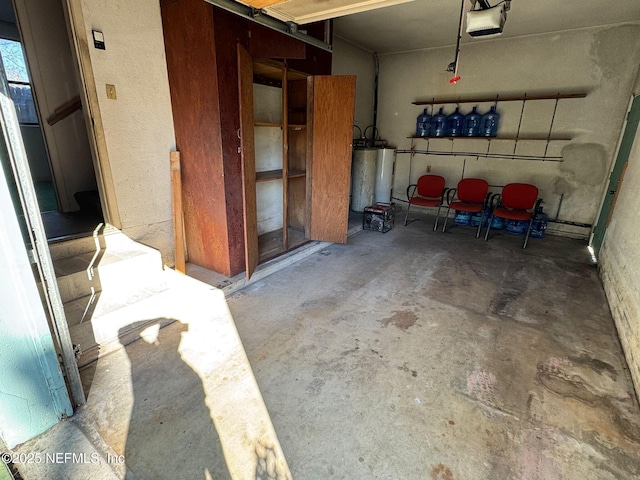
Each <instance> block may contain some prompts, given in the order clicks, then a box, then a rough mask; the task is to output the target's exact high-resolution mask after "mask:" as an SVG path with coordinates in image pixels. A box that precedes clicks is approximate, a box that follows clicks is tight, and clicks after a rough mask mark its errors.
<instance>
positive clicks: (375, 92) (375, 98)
mask: <svg viewBox="0 0 640 480" xmlns="http://www.w3.org/2000/svg"><path fill="white" fill-rule="evenodd" d="M373 62H374V65H375V69H376V71H375V77H374V84H373V85H374V90H373V127H374V128H376V129H377V127H378V76H379V75H380V62H379V61H378V54H377V53H375V52H374V54H373Z"/></svg>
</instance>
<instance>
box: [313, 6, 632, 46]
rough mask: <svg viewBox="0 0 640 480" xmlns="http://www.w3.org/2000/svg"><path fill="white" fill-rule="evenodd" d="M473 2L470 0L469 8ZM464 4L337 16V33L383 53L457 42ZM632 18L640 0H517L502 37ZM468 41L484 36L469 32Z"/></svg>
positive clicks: (400, 7) (395, 7) (466, 36)
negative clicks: (462, 5) (474, 35)
mask: <svg viewBox="0 0 640 480" xmlns="http://www.w3.org/2000/svg"><path fill="white" fill-rule="evenodd" d="M307 1H308V3H309V4H313V3H317V2H318V1H319V0H307ZM489 3H490V4H491V5H495V4H497V3H498V2H497V0H489ZM470 5H471V4H470V2H469V1H467V0H465V11H466V10H468V9H469V7H470ZM460 6H461V2H460V1H459V0H414V1H413V2H409V3H403V4H400V5H395V6H390V7H385V8H379V9H376V10H370V11H367V12H364V13H356V14H353V15H347V16H343V17H339V18H336V19H335V20H334V33H335V35H337V36H339V37H341V38H343V39H345V40H348V41H350V42H351V43H354V44H356V45H358V46H360V47H362V48H364V49H366V50H369V51H371V52H377V53H380V54H384V53H394V52H402V51H407V50H416V49H422V48H432V47H441V46H445V45H454V44H455V43H456V38H457V33H458V25H459V23H458V22H459V20H460ZM632 21H640V0H609V1H603V0H513V1H512V2H511V9H510V10H509V11H508V12H507V22H506V23H505V26H504V33H503V34H502V37H516V36H521V35H531V34H536V33H547V32H554V31H561V30H570V29H575V28H583V27H591V26H596V25H608V24H616V23H624V22H632ZM462 41H463V42H473V41H479V40H477V39H473V38H471V37H469V35H466V34H464V35H463V38H462Z"/></svg>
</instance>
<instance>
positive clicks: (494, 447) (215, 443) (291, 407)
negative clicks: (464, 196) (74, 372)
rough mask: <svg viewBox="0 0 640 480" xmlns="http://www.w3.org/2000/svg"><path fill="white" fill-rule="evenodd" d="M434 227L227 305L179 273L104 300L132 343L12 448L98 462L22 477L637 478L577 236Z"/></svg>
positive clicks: (286, 272) (638, 461)
mask: <svg viewBox="0 0 640 480" xmlns="http://www.w3.org/2000/svg"><path fill="white" fill-rule="evenodd" d="M431 220H432V219H431V218H429V219H426V218H423V220H422V221H419V222H415V223H412V224H410V225H409V226H408V227H403V226H402V225H400V222H398V225H397V226H396V227H395V228H394V229H393V230H391V231H390V232H388V233H386V234H381V233H377V232H371V231H361V232H359V233H357V234H355V235H353V236H351V237H350V238H349V243H348V245H329V246H327V245H325V246H324V248H323V249H321V250H319V251H317V252H316V253H313V254H311V255H310V256H308V257H307V258H306V259H304V260H301V261H299V262H297V263H295V264H292V265H289V266H288V267H286V268H284V269H282V270H280V271H278V272H277V273H274V274H272V275H270V276H269V277H264V278H261V279H258V280H257V281H255V283H253V284H249V285H248V286H247V287H246V288H244V289H242V290H240V291H238V292H236V293H235V294H232V295H230V296H228V297H227V298H226V301H225V298H224V295H223V292H222V291H221V290H218V289H215V288H212V287H209V286H207V285H204V284H202V283H200V282H197V281H196V280H193V279H189V278H184V277H180V278H179V279H178V280H176V285H175V286H174V287H173V288H170V289H168V290H167V291H165V292H162V293H159V294H156V295H154V296H153V297H150V298H148V299H145V300H143V301H141V302H137V303H136V304H134V305H131V306H130V307H127V308H124V309H122V310H119V311H118V312H119V313H118V315H120V316H123V318H122V319H121V320H123V321H124V320H126V321H127V322H129V323H132V322H142V323H141V325H143V326H144V327H145V330H143V331H140V332H139V337H142V339H140V340H138V341H135V342H133V343H130V342H131V341H133V340H136V337H135V336H131V334H128V335H126V336H124V337H122V343H123V344H126V345H127V346H126V348H124V349H120V350H117V351H115V352H113V353H110V354H108V355H106V356H104V357H101V358H100V359H99V360H98V361H97V362H96V363H95V364H93V365H92V366H91V367H90V368H86V369H83V371H82V372H81V373H82V376H83V381H84V384H85V389H86V391H87V393H88V403H87V405H86V406H85V407H83V408H82V409H81V410H80V411H79V412H78V413H76V415H74V417H72V418H71V419H70V420H69V421H66V422H62V423H60V424H58V425H57V426H56V427H54V428H52V429H51V430H50V431H49V432H47V433H46V434H45V435H43V436H41V437H39V438H37V439H36V440H34V441H31V442H28V443H27V444H24V445H22V446H21V447H20V448H19V449H18V452H21V453H32V452H45V453H52V452H72V453H84V454H86V455H87V456H86V457H85V458H88V459H93V458H94V457H92V455H94V454H95V455H98V458H99V459H100V460H99V462H97V463H98V464H93V463H80V464H78V463H62V464H49V465H43V464H41V465H21V466H20V467H21V473H22V475H23V477H24V479H25V480H33V479H41V478H55V479H58V478H59V479H66V478H69V479H71V478H73V479H74V480H82V479H87V480H115V479H119V480H122V479H126V480H142V479H147V478H148V479H153V480H160V479H165V478H166V479H172V480H173V479H175V478H184V479H189V480H191V479H216V480H219V479H220V480H222V479H225V478H229V477H230V478H233V479H234V480H237V479H242V480H245V479H246V480H265V479H270V480H281V479H290V478H295V479H300V480H316V479H317V480H320V479H322V480H326V479H346V480H369V479H393V480H398V479H402V480H414V479H415V480H425V479H431V480H438V479H439V480H516V479H517V480H560V479H563V480H564V479H566V480H572V479H579V480H589V479H593V480H596V479H597V480H609V479H625V480H626V479H633V478H638V477H639V476H640V410H639V408H638V404H637V401H636V399H635V397H634V394H633V392H632V390H631V389H632V387H631V382H630V379H629V378H628V373H627V371H626V366H625V363H624V358H623V356H622V352H621V349H620V345H619V343H618V340H617V337H616V332H615V327H614V325H613V321H612V319H611V315H610V313H609V310H608V307H607V304H606V299H605V297H604V293H603V290H602V287H601V285H600V282H599V279H598V276H597V271H596V268H595V266H594V265H593V264H591V263H590V261H589V255H588V253H587V250H586V247H585V244H584V243H583V242H579V241H575V240H570V239H566V238H558V237H547V238H545V239H542V240H531V241H530V244H529V247H528V248H527V250H525V251H523V250H521V249H520V245H521V237H510V236H506V235H500V236H496V237H494V238H491V239H490V240H489V242H487V243H485V242H484V241H483V240H481V239H475V238H474V232H473V231H472V230H471V229H467V228H465V227H454V228H452V229H451V230H449V232H447V233H446V234H443V233H441V232H433V231H432V230H431ZM320 247H322V246H320ZM174 275H175V274H174ZM257 278H260V277H259V276H257ZM227 287H230V286H227ZM227 287H225V288H227ZM231 291H233V289H231ZM229 310H230V312H231V314H232V315H233V318H232V317H231V315H230V314H229ZM125 317H126V318H125ZM150 319H156V320H157V321H156V322H155V323H156V324H157V325H158V326H160V325H165V324H166V323H168V322H169V321H171V320H176V321H175V322H174V323H172V324H170V325H169V326H166V327H165V328H162V329H160V330H159V331H157V330H156V331H155V333H154V329H153V326H151V327H149V325H148V323H147V322H148V321H149V320H150ZM234 322H235V324H234ZM236 328H237V332H236ZM238 333H239V337H238ZM137 335H138V334H137ZM240 339H241V340H242V343H240V341H239V340H240ZM243 345H244V350H243ZM245 351H246V355H245ZM247 357H248V360H249V361H250V365H249V363H248V362H247ZM252 370H253V373H252ZM254 375H255V378H254ZM256 381H257V383H256ZM258 387H259V389H260V390H258ZM265 405H266V406H265ZM285 458H286V459H285ZM99 467H100V468H99ZM289 472H290V473H289Z"/></svg>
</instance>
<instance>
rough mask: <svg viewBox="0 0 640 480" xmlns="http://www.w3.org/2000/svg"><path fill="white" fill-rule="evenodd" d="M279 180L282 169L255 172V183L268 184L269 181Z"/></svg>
mask: <svg viewBox="0 0 640 480" xmlns="http://www.w3.org/2000/svg"><path fill="white" fill-rule="evenodd" d="M281 178H282V169H279V170H265V171H263V172H256V182H268V181H269V180H280V179H281Z"/></svg>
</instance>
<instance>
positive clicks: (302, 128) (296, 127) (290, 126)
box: [287, 124, 307, 130]
mask: <svg viewBox="0 0 640 480" xmlns="http://www.w3.org/2000/svg"><path fill="white" fill-rule="evenodd" d="M287 127H289V128H290V129H292V130H304V129H306V128H307V126H306V125H293V124H289V125H287Z"/></svg>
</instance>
